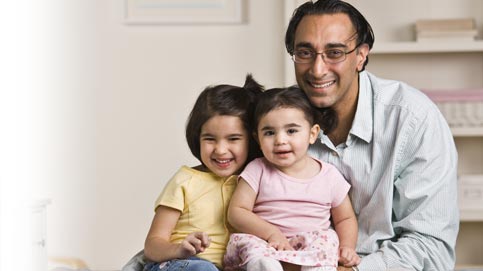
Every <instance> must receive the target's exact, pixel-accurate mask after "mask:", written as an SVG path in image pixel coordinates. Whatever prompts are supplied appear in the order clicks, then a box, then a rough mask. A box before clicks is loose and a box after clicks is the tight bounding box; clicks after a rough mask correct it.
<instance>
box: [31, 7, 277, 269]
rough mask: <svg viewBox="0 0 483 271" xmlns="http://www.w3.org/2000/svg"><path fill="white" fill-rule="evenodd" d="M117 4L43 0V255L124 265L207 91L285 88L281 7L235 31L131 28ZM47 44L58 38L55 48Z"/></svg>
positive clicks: (183, 154)
mask: <svg viewBox="0 0 483 271" xmlns="http://www.w3.org/2000/svg"><path fill="white" fill-rule="evenodd" d="M123 3H124V1H121V0H105V1H98V0H82V1H62V0H50V2H49V4H50V5H51V6H52V9H51V10H49V14H50V15H49V18H48V20H49V23H50V28H49V29H48V30H47V32H48V33H49V35H51V36H52V37H53V38H52V40H51V41H50V43H49V44H50V47H49V48H50V49H49V50H48V52H47V53H48V54H49V55H50V56H51V58H50V59H49V64H48V65H49V70H50V71H51V73H50V76H49V79H50V81H49V82H48V83H49V87H48V90H47V93H48V95H51V97H52V99H50V101H49V103H50V105H51V106H50V107H49V109H48V114H49V116H50V118H49V125H50V127H51V129H49V135H50V138H52V139H51V140H49V142H48V144H49V146H51V147H52V148H51V149H50V151H49V159H48V161H47V164H48V165H47V168H48V172H46V173H45V174H46V176H48V178H46V183H45V185H44V186H42V185H39V188H38V189H37V193H36V194H37V195H38V196H39V197H47V198H50V199H51V200H52V203H51V204H50V205H49V206H48V209H47V210H48V253H49V255H50V256H63V257H78V258H81V259H83V260H84V261H86V263H87V264H88V265H89V266H90V267H91V268H93V269H100V270H111V269H116V268H120V266H122V264H124V263H125V262H126V261H127V260H128V259H129V257H130V256H132V255H133V254H134V253H135V252H137V251H138V250H140V249H141V248H142V247H143V242H144V238H145V235H146V233H147V231H148V228H149V225H150V222H151V219H152V215H153V210H152V207H153V202H154V200H155V198H156V197H157V195H158V193H159V192H160V191H161V189H162V188H163V185H164V184H165V182H166V181H167V180H168V179H169V178H170V176H171V175H172V174H173V173H174V172H175V171H176V170H177V169H178V167H179V166H181V165H182V164H188V165H194V164H196V163H197V161H196V160H195V159H193V158H192V156H191V154H190V152H189V150H188V148H187V146H186V144H185V140H184V124H185V120H186V117H187V115H188V113H189V110H190V108H191V106H192V104H193V103H194V100H195V98H196V97H197V95H198V93H199V92H200V91H201V90H202V89H203V88H204V87H205V86H207V85H209V84H217V83H230V84H236V85H240V84H242V83H243V82H244V77H245V75H246V73H247V72H251V73H253V75H254V77H255V78H256V79H257V80H259V82H260V83H262V84H264V85H266V86H267V87H276V86H282V84H283V63H284V60H283V58H284V57H286V55H285V54H284V53H283V52H284V47H283V46H284V45H283V35H284V22H283V5H282V2H281V1H279V0H264V1H247V6H246V10H247V18H246V22H245V23H243V24H233V25H222V24H219V25H182V26H180V25H126V24H124V23H123V12H124V11H123ZM52 41H53V42H52Z"/></svg>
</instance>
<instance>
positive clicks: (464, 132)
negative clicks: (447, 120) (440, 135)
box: [451, 127, 483, 137]
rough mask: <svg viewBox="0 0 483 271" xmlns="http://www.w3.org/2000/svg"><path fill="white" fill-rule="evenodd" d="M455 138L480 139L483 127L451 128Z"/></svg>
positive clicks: (482, 134)
mask: <svg viewBox="0 0 483 271" xmlns="http://www.w3.org/2000/svg"><path fill="white" fill-rule="evenodd" d="M451 133H452V134H453V136H455V137H480V136H483V127H460V128H451Z"/></svg>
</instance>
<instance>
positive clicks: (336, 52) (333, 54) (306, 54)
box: [292, 43, 361, 64]
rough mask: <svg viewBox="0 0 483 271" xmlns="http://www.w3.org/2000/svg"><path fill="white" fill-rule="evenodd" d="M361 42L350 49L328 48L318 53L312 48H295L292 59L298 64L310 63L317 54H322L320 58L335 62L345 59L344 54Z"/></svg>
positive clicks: (326, 61)
mask: <svg viewBox="0 0 483 271" xmlns="http://www.w3.org/2000/svg"><path fill="white" fill-rule="evenodd" d="M360 45H361V44H360V43H359V44H357V45H356V47H355V48H354V49H352V50H350V51H347V52H346V51H344V50H341V49H328V50H325V51H322V52H320V53H317V52H315V51H314V50H312V49H307V48H301V49H297V50H295V52H294V53H293V55H292V60H293V62H295V63H298V64H310V63H313V62H314V61H315V58H317V55H321V56H322V60H323V61H324V62H325V63H328V64H336V63H339V62H342V61H344V60H345V59H346V55H347V54H350V53H352V52H354V51H355V50H356V49H357V48H358V47H359V46H360Z"/></svg>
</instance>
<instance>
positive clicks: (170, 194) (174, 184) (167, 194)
mask: <svg viewBox="0 0 483 271" xmlns="http://www.w3.org/2000/svg"><path fill="white" fill-rule="evenodd" d="M187 180H188V176H187V174H185V173H184V172H183V169H182V168H181V169H180V170H178V172H176V173H175V175H174V176H173V177H172V178H171V179H170V180H169V181H168V183H167V184H166V186H165V187H164V189H163V192H161V194H160V195H159V196H158V198H157V199H156V201H155V203H154V209H155V210H156V208H157V207H158V206H160V205H163V206H167V207H171V208H173V209H176V210H179V211H181V212H182V211H183V209H184V198H185V196H184V195H185V193H184V191H185V189H184V186H183V184H184V183H185V182H186V181H187Z"/></svg>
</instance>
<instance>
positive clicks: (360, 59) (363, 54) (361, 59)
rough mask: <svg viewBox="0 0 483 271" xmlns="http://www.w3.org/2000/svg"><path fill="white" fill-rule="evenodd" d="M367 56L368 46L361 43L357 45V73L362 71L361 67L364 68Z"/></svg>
mask: <svg viewBox="0 0 483 271" xmlns="http://www.w3.org/2000/svg"><path fill="white" fill-rule="evenodd" d="M368 54H369V45H367V44H365V43H363V44H361V45H359V48H358V49H357V71H358V72H360V71H362V67H364V63H365V62H366V59H367V55H368Z"/></svg>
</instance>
